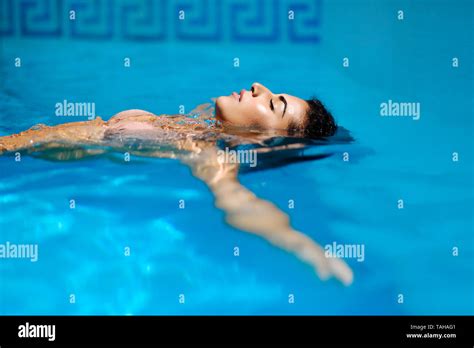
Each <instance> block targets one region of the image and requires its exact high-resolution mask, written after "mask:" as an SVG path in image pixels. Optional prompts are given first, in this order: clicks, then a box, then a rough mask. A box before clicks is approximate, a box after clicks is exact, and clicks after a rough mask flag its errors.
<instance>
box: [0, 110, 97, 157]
mask: <svg viewBox="0 0 474 348" xmlns="http://www.w3.org/2000/svg"><path fill="white" fill-rule="evenodd" d="M105 129H106V122H104V121H102V119H101V118H96V119H94V120H92V121H85V122H71V123H64V124H60V125H57V126H53V127H50V126H45V125H36V126H34V127H32V128H30V129H28V130H26V131H24V132H20V133H18V134H13V135H8V136H4V137H0V154H2V153H5V152H14V151H22V150H31V151H33V150H35V149H37V148H39V149H44V148H48V147H49V148H51V147H58V146H61V145H64V144H69V145H74V144H82V145H96V144H98V143H99V142H100V141H101V140H102V138H103V134H104V131H105Z"/></svg>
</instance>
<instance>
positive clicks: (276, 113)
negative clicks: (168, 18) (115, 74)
mask: <svg viewBox="0 0 474 348" xmlns="http://www.w3.org/2000/svg"><path fill="white" fill-rule="evenodd" d="M196 114H198V115H199V117H193V116H192V115H196ZM216 120H217V122H216ZM336 129H337V126H336V124H335V122H334V119H333V117H332V116H331V114H330V113H329V112H328V111H327V110H326V109H325V108H324V106H323V105H322V103H321V102H320V101H318V100H316V99H313V100H309V101H305V100H303V99H300V98H297V97H294V96H291V95H288V94H274V93H272V92H271V91H270V90H269V89H267V88H266V87H264V86H263V85H261V84H259V83H254V84H252V87H251V89H250V91H246V90H242V91H241V92H240V94H237V93H235V92H234V93H232V94H231V95H230V96H222V97H219V98H217V100H216V102H215V118H214V111H213V109H212V107H211V106H209V105H204V106H201V107H198V109H196V110H193V112H191V115H172V116H169V115H160V116H157V115H154V114H152V113H149V112H146V111H143V110H128V111H124V112H120V113H118V114H116V115H115V116H113V117H112V118H111V119H110V120H109V121H103V120H102V119H101V118H100V117H99V118H96V119H94V120H91V121H85V122H73V123H65V124H61V125H57V126H54V127H48V126H45V125H37V126H34V127H32V128H31V129H29V130H27V131H25V132H21V133H19V134H13V135H10V136H5V137H0V154H2V153H7V152H10V153H11V152H20V151H21V152H25V153H29V154H33V155H35V154H39V155H41V156H44V157H49V158H54V159H57V160H58V159H59V160H71V159H79V158H83V157H86V156H94V155H99V154H107V153H110V152H117V151H118V152H125V153H127V154H128V155H129V156H130V155H131V156H133V155H136V156H149V157H165V158H177V159H180V160H181V161H182V162H183V163H185V164H187V165H189V166H190V168H191V170H192V172H193V174H194V175H195V176H196V177H197V178H199V179H201V180H203V181H204V182H205V183H206V184H207V186H208V187H209V189H210V190H211V191H212V193H213V194H214V197H215V204H216V206H217V207H218V208H219V209H222V210H223V211H224V212H225V213H226V221H227V222H228V223H229V224H230V225H232V226H234V227H236V228H238V229H240V230H243V231H247V232H250V233H253V234H256V235H258V236H260V237H263V238H264V239H265V240H267V241H268V242H270V243H272V244H273V245H275V246H278V247H280V248H282V249H284V250H287V251H288V252H291V253H293V254H295V255H296V256H297V257H298V258H299V259H301V260H302V261H304V262H306V263H308V264H309V265H311V266H312V267H313V268H314V269H315V271H316V272H317V274H318V275H319V276H320V277H321V278H322V279H326V278H328V277H329V276H335V277H336V278H338V279H339V280H341V281H342V282H343V283H344V284H346V285H347V284H350V283H351V282H352V277H353V276H352V271H351V269H350V268H349V267H348V266H347V265H346V264H345V263H344V262H343V261H342V260H340V259H337V258H327V257H326V256H325V254H324V250H323V249H322V248H321V246H319V245H318V244H317V243H316V242H314V241H313V240H311V239H310V238H309V237H307V236H306V235H305V234H303V233H301V232H298V231H296V230H294V229H293V228H292V227H291V226H290V223H289V218H288V216H287V215H286V214H285V213H284V212H282V211H281V210H280V209H278V208H277V207H276V206H275V205H274V204H273V203H271V202H269V201H266V200H263V199H260V198H258V197H256V196H255V195H254V194H253V193H252V192H250V191H249V190H248V189H246V188H245V187H244V186H242V185H241V184H240V183H239V180H238V177H237V174H238V171H239V167H240V163H239V161H223V160H222V157H221V156H220V154H221V153H222V144H225V145H226V148H229V147H235V146H241V145H242V144H254V145H255V144H257V145H258V144H264V142H265V141H268V140H269V139H272V138H274V137H276V136H288V135H291V136H295V135H296V136H302V137H306V138H322V137H328V136H332V135H333V134H334V133H335V132H336ZM303 146H304V145H302V144H301V143H291V144H283V145H280V146H277V147H271V148H268V147H260V148H257V149H256V150H252V151H256V153H257V154H258V155H265V153H268V152H269V151H272V153H274V151H277V150H280V151H290V152H291V151H294V150H296V149H298V148H301V147H303Z"/></svg>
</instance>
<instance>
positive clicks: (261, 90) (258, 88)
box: [250, 82, 272, 97]
mask: <svg viewBox="0 0 474 348" xmlns="http://www.w3.org/2000/svg"><path fill="white" fill-rule="evenodd" d="M250 91H251V92H252V97H258V96H260V95H264V94H272V92H271V91H270V90H269V89H268V88H267V87H265V86H264V85H262V84H261V83H258V82H254V83H252V87H251V88H250Z"/></svg>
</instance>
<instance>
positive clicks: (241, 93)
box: [239, 89, 245, 101]
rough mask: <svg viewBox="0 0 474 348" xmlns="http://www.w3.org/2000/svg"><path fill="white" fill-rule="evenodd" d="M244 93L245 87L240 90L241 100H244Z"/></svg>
mask: <svg viewBox="0 0 474 348" xmlns="http://www.w3.org/2000/svg"><path fill="white" fill-rule="evenodd" d="M244 93H245V89H243V90H241V91H240V99H239V101H242V97H243V96H244Z"/></svg>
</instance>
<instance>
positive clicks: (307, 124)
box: [301, 98, 337, 138]
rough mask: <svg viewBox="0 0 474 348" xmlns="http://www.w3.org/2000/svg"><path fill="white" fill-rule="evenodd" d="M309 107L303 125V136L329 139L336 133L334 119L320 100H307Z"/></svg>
mask: <svg viewBox="0 0 474 348" xmlns="http://www.w3.org/2000/svg"><path fill="white" fill-rule="evenodd" d="M306 102H307V103H308V105H309V109H308V112H307V113H306V117H305V120H304V121H303V124H302V125H301V130H302V132H303V135H304V136H305V137H308V138H321V137H329V136H331V135H334V133H336V129H337V125H336V121H335V120H334V117H332V115H331V113H330V112H329V111H328V110H327V109H326V108H325V107H324V105H323V103H321V101H320V100H319V99H316V98H311V99H309V100H306Z"/></svg>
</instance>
